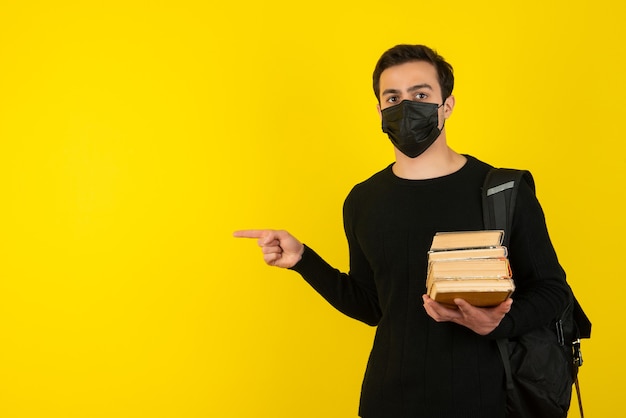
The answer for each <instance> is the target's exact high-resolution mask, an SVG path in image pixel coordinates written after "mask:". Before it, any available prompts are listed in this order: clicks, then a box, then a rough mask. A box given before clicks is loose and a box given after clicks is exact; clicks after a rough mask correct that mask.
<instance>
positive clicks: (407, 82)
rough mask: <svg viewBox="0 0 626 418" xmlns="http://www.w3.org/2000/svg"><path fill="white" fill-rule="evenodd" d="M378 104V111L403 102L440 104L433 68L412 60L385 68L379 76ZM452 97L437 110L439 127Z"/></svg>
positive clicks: (452, 103) (422, 62) (439, 89)
mask: <svg viewBox="0 0 626 418" xmlns="http://www.w3.org/2000/svg"><path fill="white" fill-rule="evenodd" d="M379 99H380V104H379V105H378V111H379V112H380V111H381V110H383V109H386V108H388V107H391V106H395V105H397V104H398V103H400V102H402V101H403V100H413V101H417V102H425V103H436V104H438V105H440V104H442V103H443V98H442V97H441V87H440V86H439V79H438V77H437V71H436V70H435V67H434V66H433V65H432V64H431V63H429V62H426V61H411V62H407V63H404V64H400V65H394V66H393V67H389V68H387V69H386V70H385V71H383V72H382V74H381V75H380V97H379ZM453 106H454V99H453V98H452V96H450V98H449V99H448V100H447V101H446V104H445V105H444V106H442V107H441V108H440V109H439V111H440V113H439V121H440V128H441V127H442V126H443V121H444V120H445V119H447V117H448V116H449V115H450V113H451V112H452V107H453Z"/></svg>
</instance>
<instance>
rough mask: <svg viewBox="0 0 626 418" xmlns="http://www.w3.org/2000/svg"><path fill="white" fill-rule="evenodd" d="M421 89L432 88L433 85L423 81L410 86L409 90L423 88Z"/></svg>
mask: <svg viewBox="0 0 626 418" xmlns="http://www.w3.org/2000/svg"><path fill="white" fill-rule="evenodd" d="M421 89H429V90H432V89H433V88H432V86H431V85H430V84H428V83H423V84H416V85H414V86H411V87H409V88H408V90H407V91H415V90H421Z"/></svg>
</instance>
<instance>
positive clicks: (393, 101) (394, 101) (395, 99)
mask: <svg viewBox="0 0 626 418" xmlns="http://www.w3.org/2000/svg"><path fill="white" fill-rule="evenodd" d="M397 101H398V97H397V96H391V97H389V98H388V99H387V103H396V102H397Z"/></svg>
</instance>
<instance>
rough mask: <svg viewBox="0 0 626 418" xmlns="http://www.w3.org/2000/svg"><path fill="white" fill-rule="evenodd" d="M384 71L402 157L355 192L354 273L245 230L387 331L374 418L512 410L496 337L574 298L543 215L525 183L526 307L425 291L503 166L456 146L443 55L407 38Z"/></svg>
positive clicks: (516, 262)
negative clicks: (450, 234) (487, 181)
mask: <svg viewBox="0 0 626 418" xmlns="http://www.w3.org/2000/svg"><path fill="white" fill-rule="evenodd" d="M373 78H374V92H375V93H376V97H377V99H378V102H379V104H378V112H379V114H380V117H381V119H382V126H383V131H384V132H386V133H387V134H388V136H389V138H390V139H391V141H392V143H393V145H394V151H395V162H394V163H393V164H391V165H389V166H388V167H386V168H385V169H383V170H382V171H380V172H378V173H376V174H374V175H373V176H372V177H370V178H369V179H368V180H366V181H364V182H363V183H360V184H358V185H356V186H355V187H354V188H353V189H352V191H351V192H350V194H349V195H348V197H347V198H346V201H345V204H344V226H345V232H346V236H347V239H348V245H349V250H350V272H349V273H347V274H346V273H341V272H339V271H338V270H336V269H334V268H333V267H331V266H330V265H328V264H327V263H326V262H325V261H324V260H323V259H322V258H320V257H319V256H318V255H317V254H316V253H315V252H314V251H313V250H312V249H310V248H309V247H307V246H305V245H304V244H302V243H301V242H300V241H298V240H297V239H296V238H294V237H293V236H292V235H290V234H289V233H288V232H286V231H275V230H246V231H237V232H235V236H236V237H247V238H257V239H258V243H259V245H260V246H261V248H262V251H263V255H264V260H265V262H266V263H267V264H269V265H273V266H277V267H283V268H290V269H293V270H295V271H297V272H298V273H300V274H301V275H302V276H303V277H304V279H305V280H307V282H309V283H310V284H311V286H313V287H314V288H315V289H316V290H317V291H318V292H319V293H320V294H321V295H322V296H323V297H324V298H325V299H326V300H328V302H330V303H331V304H332V305H333V306H334V307H335V308H337V309H338V310H340V311H341V312H343V313H345V314H346V315H349V316H351V317H353V318H356V319H358V320H360V321H363V322H365V323H367V324H370V325H376V326H377V327H378V328H377V330H376V337H375V339H374V345H373V348H372V352H371V355H370V358H369V361H368V365H367V370H366V373H365V378H364V381H363V387H362V392H361V404H360V408H359V414H360V416H361V417H363V418H404V417H411V418H433V417H440V418H458V417H467V418H470V417H473V418H504V416H505V399H506V398H505V389H504V371H503V366H502V361H501V358H500V355H499V352H498V348H497V345H496V339H498V338H503V337H514V336H516V335H520V334H523V333H525V332H527V331H529V330H531V329H533V328H536V327H539V326H542V325H544V324H546V323H548V322H549V321H550V319H552V318H554V317H555V316H556V315H557V313H558V312H561V311H562V310H563V308H564V307H565V305H566V303H567V300H568V290H567V289H568V288H567V284H566V282H565V273H564V271H563V269H562V268H561V266H560V265H559V263H558V260H557V257H556V254H555V252H554V249H553V247H552V244H551V242H550V238H549V236H548V232H547V229H546V225H545V220H544V216H543V212H542V209H541V207H540V205H539V203H538V201H537V200H536V198H535V195H534V193H533V192H532V191H531V190H530V188H529V187H528V186H526V185H522V186H521V187H520V191H519V195H518V198H517V203H516V205H517V206H516V217H515V220H514V224H513V227H512V231H511V237H510V244H509V247H510V248H509V254H510V257H509V258H510V261H511V267H512V270H513V275H514V278H515V284H516V291H515V293H514V295H513V299H514V301H515V302H514V303H513V300H512V299H508V300H507V301H505V302H503V303H502V304H500V305H499V306H496V307H492V308H478V307H474V306H471V305H469V304H468V303H467V302H465V301H463V300H461V299H457V300H456V301H455V303H456V304H457V308H456V309H452V308H448V307H445V306H443V305H440V304H438V303H437V302H435V301H433V300H431V299H430V298H429V297H428V296H426V295H425V294H424V292H425V281H426V270H427V252H428V250H429V248H430V244H431V242H432V238H433V235H434V234H435V233H436V232H439V231H458V230H480V229H483V220H482V219H483V218H482V207H481V186H482V184H483V181H484V178H485V175H486V174H487V172H488V170H489V169H490V166H489V165H488V164H485V163H483V162H481V161H479V160H477V159H476V158H474V157H472V156H469V155H461V154H458V153H456V152H455V151H453V150H452V149H451V148H450V147H449V146H448V144H447V142H446V131H445V127H444V126H445V121H446V119H447V118H449V117H450V115H451V114H452V111H453V109H454V105H455V99H454V96H452V89H453V86H454V77H453V73H452V67H451V66H450V65H449V64H448V63H447V62H445V60H444V59H443V58H442V57H441V56H439V55H438V54H437V53H436V52H435V51H433V50H431V49H430V48H428V47H425V46H423V45H398V46H395V47H393V48H391V49H390V50H388V51H386V52H385V53H384V54H383V55H382V56H381V58H380V59H379V61H378V63H377V65H376V68H375V70H374V77H373Z"/></svg>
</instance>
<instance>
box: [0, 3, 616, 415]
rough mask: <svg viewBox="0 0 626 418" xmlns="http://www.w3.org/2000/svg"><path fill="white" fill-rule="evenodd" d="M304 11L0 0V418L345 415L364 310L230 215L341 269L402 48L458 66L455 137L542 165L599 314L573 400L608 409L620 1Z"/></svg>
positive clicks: (380, 145)
mask: <svg viewBox="0 0 626 418" xmlns="http://www.w3.org/2000/svg"><path fill="white" fill-rule="evenodd" d="M298 4H300V3H298V2H295V3H294V2H292V1H284V2H280V1H268V2H256V1H247V2H246V1H244V2H243V3H240V2H210V1H208V2H205V1H189V0H177V1H167V0H163V1H128V0H126V1H118V0H114V1H106V2H105V1H89V2H81V1H65V0H60V1H54V2H52V1H49V2H45V1H40V2H36V1H20V2H18V1H15V2H13V1H8V0H4V1H2V3H1V4H0V141H1V142H0V144H1V145H0V147H1V148H0V184H1V185H2V191H1V195H2V205H1V206H0V214H1V216H0V222H1V224H0V234H1V235H0V236H1V237H2V239H1V240H0V416H2V417H6V418H18V417H19V418H22V417H48V418H53V417H55V418H56V417H63V418H73V417H94V418H96V417H151V418H159V417H185V418H192V417H268V418H269V417H272V418H279V417H285V418H287V417H288V418H292V417H300V418H306V417H329V418H334V417H355V416H356V410H357V404H358V397H359V390H360V383H361V378H362V374H363V371H364V367H365V363H366V358H367V355H368V352H369V348H370V345H371V340H372V336H373V329H371V328H369V327H367V326H365V325H363V324H360V323H358V322H356V321H353V320H350V319H348V318H346V317H343V316H342V315H341V314H339V313H337V312H335V311H334V310H333V309H332V308H330V307H329V306H328V305H327V304H326V303H325V302H324V301H323V300H322V299H321V298H320V297H318V296H317V295H316V294H315V292H314V291H313V290H311V289H310V288H309V287H308V286H307V285H306V284H305V283H304V282H303V281H302V280H301V279H300V278H299V277H298V276H297V275H296V274H295V273H292V272H289V271H283V270H279V269H273V268H269V267H266V266H265V265H264V264H263V263H262V261H261V256H260V253H259V251H258V248H257V247H256V244H255V243H253V242H248V241H241V240H235V239H233V238H232V237H231V233H232V231H233V230H235V229H240V228H250V227H271V228H285V229H288V230H290V231H291V232H292V233H294V234H295V235H296V236H297V237H299V238H300V239H302V240H303V241H305V242H306V243H308V244H309V245H311V246H312V247H314V248H315V249H316V250H317V251H318V252H319V253H321V254H322V255H323V256H324V257H325V258H326V259H327V260H328V261H329V262H331V263H332V264H334V265H336V266H337V267H340V268H342V269H346V268H347V267H348V266H347V249H346V245H345V239H344V237H343V230H342V223H341V206H342V203H343V199H344V197H345V195H346V194H347V193H348V191H349V190H350V188H351V187H352V186H353V185H354V184H355V183H357V182H358V181H361V180H363V179H365V178H367V177H368V176H369V175H370V174H372V173H374V172H375V171H378V170H379V169H381V168H383V167H384V166H385V165H387V164H388V163H389V162H391V161H392V158H393V155H392V152H391V146H390V144H389V142H388V139H387V138H386V137H385V136H384V135H383V134H382V133H381V132H380V122H379V119H378V115H377V114H376V111H375V105H376V101H375V98H374V96H373V94H372V92H371V79H370V77H371V71H372V69H373V66H374V64H375V61H376V59H377V58H378V56H379V55H380V54H381V53H382V52H383V51H384V50H385V49H387V48H389V47H391V46H393V45H395V44H397V43H404V42H408V43H425V44H428V45H430V46H432V47H434V48H436V49H438V51H439V52H440V53H441V54H442V55H444V56H445V57H446V58H447V59H448V60H449V61H450V62H451V63H452V64H453V65H454V67H455V70H456V76H457V88H456V89H455V95H456V98H457V107H456V109H455V112H454V115H453V117H452V119H450V120H449V121H448V124H447V129H448V136H449V138H450V143H451V145H452V146H453V148H455V149H456V150H458V151H460V152H465V153H471V154H473V155H475V156H477V157H479V158H481V159H483V160H486V161H488V162H490V163H492V164H494V165H498V166H509V167H520V168H527V169H530V170H531V171H532V172H533V174H534V175H535V178H536V181H537V184H538V185H537V187H538V195H539V197H540V199H541V201H542V203H543V205H544V209H545V212H546V216H547V219H548V223H549V228H550V232H551V235H552V238H553V241H554V243H555V245H556V247H557V249H558V252H559V256H560V259H561V261H562V264H563V265H564V266H565V268H566V270H567V271H568V274H569V281H570V283H571V284H572V286H573V287H574V288H575V290H576V292H577V294H578V297H579V299H580V300H581V301H582V303H583V305H584V307H585V308H586V310H587V312H588V314H589V315H590V316H591V318H592V320H593V323H594V333H593V339H592V340H591V341H585V343H584V345H583V348H584V355H585V360H586V362H587V363H586V364H585V366H584V367H583V368H582V369H581V385H582V390H583V397H584V400H585V407H586V410H587V412H588V416H590V417H608V416H614V413H615V411H618V410H621V409H623V406H622V405H621V404H622V398H623V396H622V394H623V393H624V390H625V389H626V386H625V384H624V383H623V376H624V375H625V374H626V363H625V362H624V361H623V356H622V354H623V352H624V345H625V344H626V333H625V332H624V325H623V324H624V318H623V309H621V308H622V305H623V303H622V302H621V300H620V299H621V297H622V295H623V294H624V293H625V292H626V280H625V279H624V277H623V276H624V275H623V274H622V272H621V268H620V266H621V259H622V257H623V250H624V244H623V236H624V234H626V228H625V224H624V213H625V210H626V208H625V205H624V192H623V183H624V180H626V178H625V175H624V169H625V167H626V164H625V160H626V157H625V156H624V155H625V152H626V147H625V145H624V133H623V120H624V105H623V103H624V94H625V93H626V86H625V84H624V74H625V72H626V60H625V58H624V52H625V51H624V46H623V40H624V39H625V36H626V33H625V31H624V24H623V21H624V17H626V16H625V13H624V6H622V5H621V3H620V2H617V1H611V0H596V1H593V2H591V1H579V0H578V1H577V0H568V1H564V0H556V1H553V2H547V1H539V0H529V1H525V2H514V3H510V2H504V3H503V2H495V1H494V2H489V1H485V0H478V1H464V0H463V1H461V0H458V1H448V2H443V3H442V2H435V1H429V2H417V1H407V0H398V1H394V2H387V3H385V2H369V3H368V2H365V3H364V2H362V1H358V2H357V1H352V2H350V1H348V2H338V1H328V0H320V1H315V2H310V3H304V4H300V5H298ZM572 409H573V411H572V413H571V414H570V416H573V417H578V413H577V411H576V410H575V409H576V408H575V405H574V406H573V408H572Z"/></svg>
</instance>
